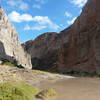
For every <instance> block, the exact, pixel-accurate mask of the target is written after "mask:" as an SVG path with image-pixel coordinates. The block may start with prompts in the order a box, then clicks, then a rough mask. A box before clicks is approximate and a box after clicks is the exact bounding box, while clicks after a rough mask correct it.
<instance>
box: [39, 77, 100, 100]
mask: <svg viewBox="0 0 100 100" xmlns="http://www.w3.org/2000/svg"><path fill="white" fill-rule="evenodd" d="M37 87H39V88H40V89H44V88H54V89H55V90H56V91H57V92H58V96H57V97H55V98H51V99H50V100H99V99H100V79H99V78H73V79H60V80H57V81H54V80H52V81H47V82H43V83H41V84H38V85H37Z"/></svg>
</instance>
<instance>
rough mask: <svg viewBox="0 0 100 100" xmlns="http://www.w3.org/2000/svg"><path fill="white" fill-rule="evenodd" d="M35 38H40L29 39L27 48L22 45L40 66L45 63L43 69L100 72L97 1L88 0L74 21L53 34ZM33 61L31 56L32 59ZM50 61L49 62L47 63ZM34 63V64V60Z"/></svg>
mask: <svg viewBox="0 0 100 100" xmlns="http://www.w3.org/2000/svg"><path fill="white" fill-rule="evenodd" d="M47 36H49V34H48V33H47ZM39 37H42V39H41V38H37V39H35V40H32V41H29V42H28V45H29V44H31V45H30V47H28V45H27V43H26V46H25V48H26V47H27V50H26V51H28V52H29V53H30V55H31V57H32V58H35V57H36V58H38V57H39V58H40V59H42V60H40V59H39V62H40V61H41V62H44V63H42V64H40V65H39V66H40V68H41V69H42V67H43V66H45V68H46V69H47V70H48V69H53V70H54V69H56V70H57V71H60V72H71V71H76V72H89V73H95V72H100V0H88V2H87V4H86V5H85V7H84V8H83V10H82V13H81V15H80V16H79V17H78V18H77V19H76V21H75V22H74V24H73V25H71V26H70V27H69V28H66V29H65V30H63V31H61V32H60V33H59V34H57V35H56V37H55V36H54V33H52V35H51V37H49V39H48V40H45V41H44V39H45V34H44V35H42V36H39ZM52 38H53V39H54V40H52ZM50 41H52V42H50ZM30 42H31V43H30ZM37 44H41V45H39V46H38V48H39V49H38V48H37V47H36V45H37ZM43 44H44V45H43ZM34 47H36V48H34ZM43 47H45V50H44V49H43ZM48 48H49V49H48ZM52 48H54V50H55V52H54V51H53V50H52ZM34 51H36V53H35V54H37V55H38V56H37V55H35V54H34ZM41 51H42V52H41ZM44 53H46V54H44ZM41 55H42V56H41ZM55 55H56V57H55ZM47 59H48V60H47ZM52 59H53V60H52ZM35 60H36V59H35ZM35 60H34V59H32V61H33V62H34V61H35ZM50 61H53V62H51V63H49V62H50ZM45 63H46V64H47V65H45ZM35 64H38V61H37V60H36V62H35ZM48 65H49V67H48ZM45 68H43V69H45ZM37 69H38V68H37Z"/></svg>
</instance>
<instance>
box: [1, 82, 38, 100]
mask: <svg viewBox="0 0 100 100" xmlns="http://www.w3.org/2000/svg"><path fill="white" fill-rule="evenodd" d="M37 93H38V90H37V88H33V87H31V86H30V85H28V84H26V83H23V82H21V83H13V84H12V83H10V82H6V83H0V100H34V95H36V94H37Z"/></svg>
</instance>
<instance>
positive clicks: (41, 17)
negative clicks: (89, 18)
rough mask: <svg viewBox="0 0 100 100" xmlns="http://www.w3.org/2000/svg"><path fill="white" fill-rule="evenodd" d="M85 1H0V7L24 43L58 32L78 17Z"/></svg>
mask: <svg viewBox="0 0 100 100" xmlns="http://www.w3.org/2000/svg"><path fill="white" fill-rule="evenodd" d="M86 1H87V0H0V5H1V6H2V7H3V9H4V10H5V12H6V13H7V14H8V17H9V20H10V21H11V23H12V24H13V25H14V26H15V27H16V29H17V32H18V35H19V40H20V41H21V42H25V41H27V40H30V39H34V38H36V37H37V36H38V35H40V34H42V33H44V32H59V31H61V30H63V29H64V28H67V27H68V26H69V25H71V24H72V23H73V22H74V21H75V19H76V18H77V16H79V15H80V13H81V11H82V7H83V6H84V4H85V3H86Z"/></svg>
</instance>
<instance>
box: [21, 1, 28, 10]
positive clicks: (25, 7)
mask: <svg viewBox="0 0 100 100" xmlns="http://www.w3.org/2000/svg"><path fill="white" fill-rule="evenodd" d="M19 8H20V9H21V10H26V9H28V4H27V3H25V2H22V3H21V4H20V6H19Z"/></svg>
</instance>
